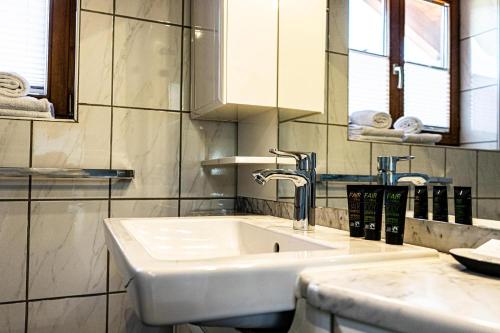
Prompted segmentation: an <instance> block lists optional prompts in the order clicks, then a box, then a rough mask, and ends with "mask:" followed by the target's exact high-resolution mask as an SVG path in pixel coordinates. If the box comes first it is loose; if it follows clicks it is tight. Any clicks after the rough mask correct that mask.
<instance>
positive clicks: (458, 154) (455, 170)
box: [446, 149, 477, 197]
mask: <svg viewBox="0 0 500 333" xmlns="http://www.w3.org/2000/svg"><path fill="white" fill-rule="evenodd" d="M476 175H477V152H476V151H473V150H463V149H447V150H446V177H450V178H453V185H454V186H470V187H472V196H473V197H475V196H476V195H477V181H476Z"/></svg>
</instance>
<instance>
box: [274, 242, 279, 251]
mask: <svg viewBox="0 0 500 333" xmlns="http://www.w3.org/2000/svg"><path fill="white" fill-rule="evenodd" d="M274 252H280V244H279V243H274Z"/></svg>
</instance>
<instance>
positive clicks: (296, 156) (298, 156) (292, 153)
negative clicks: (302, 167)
mask: <svg viewBox="0 0 500 333" xmlns="http://www.w3.org/2000/svg"><path fill="white" fill-rule="evenodd" d="M269 152H270V153H271V154H274V155H276V156H282V157H292V158H294V159H295V160H296V161H301V160H304V159H307V158H308V157H309V155H308V154H307V153H302V152H298V151H283V150H278V149H276V148H271V149H269Z"/></svg>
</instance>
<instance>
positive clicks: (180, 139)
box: [177, 0, 185, 217]
mask: <svg viewBox="0 0 500 333" xmlns="http://www.w3.org/2000/svg"><path fill="white" fill-rule="evenodd" d="M184 1H185V0H182V1H181V3H182V9H181V22H182V27H181V54H180V57H181V61H180V65H181V68H180V75H181V77H180V88H179V91H180V93H179V101H180V104H179V106H180V107H179V109H180V111H182V110H183V109H184V105H183V102H184V98H183V93H184V92H183V90H184V89H183V88H184V87H183V84H184V10H185V8H184V7H185V3H184ZM182 118H184V115H183V114H182V113H181V114H180V115H179V155H178V161H179V164H178V170H179V180H178V183H177V185H178V189H177V191H178V193H177V196H178V199H179V200H178V201H177V216H178V217H180V216H181V196H182V126H183V123H182Z"/></svg>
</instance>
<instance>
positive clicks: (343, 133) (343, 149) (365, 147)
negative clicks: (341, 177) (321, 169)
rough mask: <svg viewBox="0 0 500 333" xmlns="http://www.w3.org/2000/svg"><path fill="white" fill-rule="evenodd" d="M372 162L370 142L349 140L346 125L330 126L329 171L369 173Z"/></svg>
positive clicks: (357, 173) (356, 173)
mask: <svg viewBox="0 0 500 333" xmlns="http://www.w3.org/2000/svg"><path fill="white" fill-rule="evenodd" d="M370 163H371V161H370V143H365V142H356V141H348V140H347V128H346V127H343V126H330V127H329V132H328V173H337V174H355V175H369V174H370Z"/></svg>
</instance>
